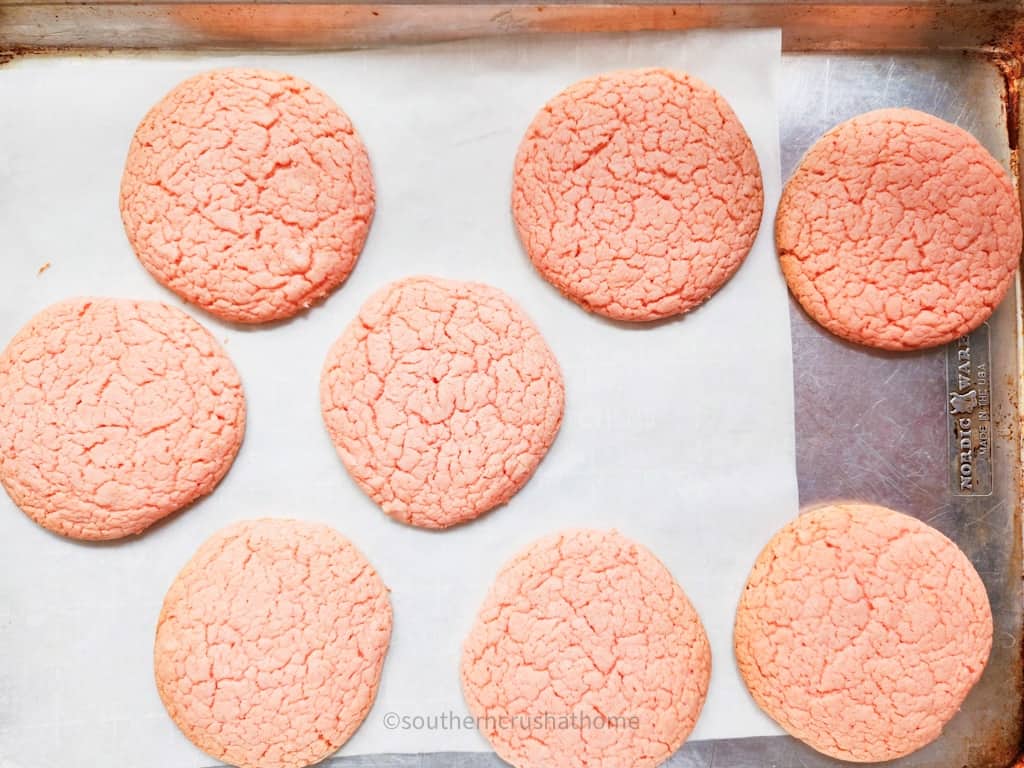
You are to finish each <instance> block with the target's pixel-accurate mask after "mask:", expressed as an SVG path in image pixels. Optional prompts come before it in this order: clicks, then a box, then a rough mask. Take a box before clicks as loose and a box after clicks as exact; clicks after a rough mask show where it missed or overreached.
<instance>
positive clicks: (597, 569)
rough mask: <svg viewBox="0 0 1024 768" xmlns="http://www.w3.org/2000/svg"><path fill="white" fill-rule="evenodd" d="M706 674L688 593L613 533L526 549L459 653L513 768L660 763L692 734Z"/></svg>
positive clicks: (570, 534) (478, 712) (474, 704)
mask: <svg viewBox="0 0 1024 768" xmlns="http://www.w3.org/2000/svg"><path fill="white" fill-rule="evenodd" d="M710 675H711V650H710V646H709V645H708V639H707V636H706V635H705V633H704V627H703V626H702V625H701V622H700V618H699V617H698V616H697V613H696V611H694V609H693V606H692V605H690V602H689V600H687V599H686V595H685V594H684V593H683V590H682V589H680V587H679V585H678V584H677V583H676V582H675V580H674V579H673V578H672V574H670V573H669V572H668V570H667V569H666V568H665V566H664V565H662V564H661V562H660V561H659V560H658V559H657V558H656V557H655V556H654V555H652V554H651V553H650V552H649V551H648V550H646V549H644V548H643V547H641V546H639V545H638V544H635V543H634V542H632V541H630V540H629V539H627V538H626V537H624V536H622V535H621V534H619V533H617V532H616V531H597V530H568V531H564V532H562V533H559V534H556V535H553V536H548V537H546V538H543V539H540V540H539V541H536V542H534V543H533V544H532V545H530V546H529V547H528V548H527V549H526V550H524V551H523V552H521V553H520V554H519V555H518V556H517V557H516V558H515V559H514V560H512V562H511V563H509V564H508V565H506V566H505V567H504V568H503V569H502V570H501V572H500V573H499V574H498V577H497V580H496V581H495V583H494V585H493V586H492V587H491V590H490V592H489V593H488V595H487V598H486V600H485V601H484V605H483V607H482V608H481V610H480V615H479V618H478V619H477V621H476V623H475V624H474V626H473V628H472V630H471V631H470V633H469V636H468V637H467V638H466V642H465V645H464V647H463V654H462V690H463V693H464V694H465V697H466V702H467V703H468V704H469V709H470V711H471V712H472V714H473V715H474V716H475V717H477V718H478V719H479V720H478V721H479V723H480V729H481V731H482V732H483V735H484V736H486V737H487V739H488V740H489V741H490V742H491V745H492V746H493V747H494V750H495V751H496V752H497V753H498V755H499V756H500V757H501V758H502V759H503V760H505V761H507V762H508V763H511V764H512V765H514V766H516V768H550V766H558V767H559V768H585V767H586V768H594V767H595V766H602V767H603V768H645V767H647V766H655V765H658V764H659V763H661V762H662V761H664V760H666V759H668V757H669V756H670V755H671V754H672V753H673V752H675V751H676V750H677V749H678V748H679V747H680V746H681V745H682V743H683V742H684V741H685V740H686V738H687V736H689V734H690V732H691V731H692V730H693V727H694V725H695V724H696V722H697V716H698V715H699V714H700V710H701V707H702V706H703V704H704V698H705V696H706V695H707V690H708V679H709V677H710ZM562 715H564V716H566V717H571V716H575V718H576V725H575V727H573V726H572V721H569V723H568V725H569V727H565V726H566V723H564V722H561V723H560V720H559V717H560V716H562ZM549 717H550V719H549ZM598 718H600V719H601V720H602V722H604V723H617V725H615V726H614V727H613V726H607V725H606V726H595V725H594V722H595V721H596V719H598ZM619 718H622V719H619Z"/></svg>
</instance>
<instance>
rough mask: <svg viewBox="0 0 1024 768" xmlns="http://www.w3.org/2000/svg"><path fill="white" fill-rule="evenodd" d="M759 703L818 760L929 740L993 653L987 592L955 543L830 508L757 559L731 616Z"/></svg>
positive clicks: (886, 753) (804, 518) (897, 521)
mask: <svg viewBox="0 0 1024 768" xmlns="http://www.w3.org/2000/svg"><path fill="white" fill-rule="evenodd" d="M734 640H735V649H736V661H737V663H738V665H739V669H740V673H741V674H742V675H743V679H744V680H745V681H746V684H747V687H748V688H749V689H750V693H751V695H753V697H754V700H755V701H756V702H757V704H758V705H759V706H760V707H761V709H763V710H764V711H765V712H766V713H767V714H768V715H769V716H771V717H772V718H773V719H774V720H775V721H776V722H778V723H779V725H781V726H782V727H783V728H785V729H786V730H787V731H789V733H791V734H792V735H793V736H795V737H796V738H798V739H800V740H801V741H804V742H806V743H807V744H809V745H810V746H811V747H813V748H814V749H816V750H818V751H819V752H823V753H824V754H826V755H829V756H831V757H834V758H837V759H840V760H851V761H856V762H876V761H882V760H892V759H895V758H897V757H901V756H903V755H907V754H909V753H911V752H913V751H914V750H916V749H919V748H920V747H923V746H925V745H926V744H928V743H930V742H931V741H934V740H935V739H936V738H937V737H938V736H939V733H940V731H941V730H942V727H943V726H944V725H945V724H946V723H947V722H948V721H949V719H950V718H951V717H953V715H954V714H956V712H957V710H958V709H959V708H960V704H961V703H962V702H963V700H964V698H965V697H966V696H967V693H968V691H970V690H971V687H972V686H973V685H974V684H975V683H976V682H977V681H978V678H979V677H981V673H982V671H983V670H984V668H985V664H986V663H987V661H988V654H989V650H990V649H991V647H992V614H991V611H990V609H989V604H988V597H987V596H986V593H985V585H984V584H982V582H981V578H980V577H979V576H978V574H977V572H976V571H975V570H974V567H973V566H972V565H971V563H970V561H969V560H968V559H967V557H966V556H965V555H964V554H963V552H961V551H960V550H959V549H958V548H957V546H956V544H954V543H953V542H952V541H950V540H949V539H947V538H946V537H945V536H943V535H942V534H941V533H939V532H938V531H937V530H935V529H934V528H931V527H930V526H928V525H926V524H924V523H922V522H921V521H919V520H917V519H915V518H913V517H909V516H907V515H904V514H901V513H899V512H893V511H892V510H890V509H886V508H884V507H875V506H869V505H866V504H831V505H825V506H821V507H816V508H813V509H811V510H809V511H807V512H805V513H803V514H802V515H800V516H799V517H798V518H796V519H795V520H793V521H792V522H790V523H789V524H788V525H786V526H785V527H784V528H783V529H782V530H781V531H779V532H778V533H777V534H776V535H775V537H774V538H773V539H772V540H771V541H770V542H769V543H768V545H767V546H766V547H765V548H764V550H763V551H762V552H761V554H760V556H759V557H758V558H757V562H756V563H755V564H754V568H753V570H752V571H751V573H750V577H749V580H748V581H747V585H746V588H745V590H744V592H743V595H742V597H741V598H740V603H739V608H738V609H737V612H736V627H735V636H734Z"/></svg>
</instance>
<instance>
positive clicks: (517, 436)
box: [320, 277, 565, 528]
mask: <svg viewBox="0 0 1024 768" xmlns="http://www.w3.org/2000/svg"><path fill="white" fill-rule="evenodd" d="M564 399H565V394H564V387H563V384H562V374H561V371H560V370H559V367H558V361H557V360H555V357H554V355H553V354H552V352H551V350H550V349H549V348H548V346H547V344H546V343H545V342H544V339H543V338H542V337H541V335H540V332H539V331H538V330H537V329H536V328H535V327H534V326H533V324H532V323H531V322H530V321H529V319H528V318H527V317H526V316H525V315H524V314H523V312H522V311H521V310H520V309H519V308H518V307H517V306H516V305H515V304H514V303H513V302H512V301H511V299H509V298H508V297H507V296H506V295H505V294H504V293H502V292H501V291H499V290H497V289H496V288H492V287H490V286H488V285H483V284H481V283H468V282H458V281H453V280H442V279H440V278H433V277H413V278H407V279H404V280H400V281H398V282H395V283H391V284H390V285H388V286H386V287H385V288H383V289H381V290H380V291H378V292H377V293H376V294H374V295H373V296H372V297H370V299H369V300H368V301H367V302H366V303H365V304H364V305H363V307H362V308H361V309H360V310H359V316H358V317H357V318H356V319H355V320H354V321H353V322H352V323H351V324H350V325H349V326H348V327H347V328H346V329H345V331H344V332H343V333H342V335H341V336H340V337H339V338H338V340H337V341H336V342H335V344H334V346H333V347H332V348H331V350H330V352H329V353H328V356H327V360H326V362H325V363H324V368H323V373H322V375H321V380H320V403H321V408H322V411H323V417H324V422H325V423H326V425H327V431H328V433H329V434H330V436H331V440H332V441H333V442H334V445H335V447H336V448H337V450H338V455H339V456H340V457H341V460H342V462H343V463H344V464H345V467H346V468H347V469H348V471H349V473H350V474H351V475H352V477H353V479H354V480H355V481H356V482H357V483H358V484H359V486H360V487H361V488H362V489H363V490H364V491H365V492H366V493H367V494H368V495H369V496H370V498H372V499H373V500H374V501H375V502H377V503H378V504H379V505H380V506H381V508H382V509H383V510H384V511H385V512H386V513H387V514H389V515H391V516H392V517H394V518H395V519H397V520H401V521H402V522H405V523H409V524H411V525H417V526H422V527H427V528H446V527H448V526H451V525H455V524H457V523H462V522H465V521H467V520H472V519H473V518H475V517H477V516H479V515H481V514H483V513H484V512H486V511H488V510H490V509H492V508H494V507H496V506H498V505H500V504H503V503H505V502H506V501H508V500H509V499H510V498H511V497H512V495H513V494H515V492H516V491H518V490H519V489H520V488H521V487H522V486H523V485H524V484H525V483H526V481H527V480H528V479H529V478H530V475H532V474H533V472H534V470H535V469H536V468H537V465H538V464H539V463H540V461H541V459H542V458H543V457H544V454H545V453H546V452H547V450H548V448H549V447H550V445H551V443H552V442H553V441H554V439H555V435H556V434H557V433H558V428H559V426H560V424H561V422H562V411H563V406H564Z"/></svg>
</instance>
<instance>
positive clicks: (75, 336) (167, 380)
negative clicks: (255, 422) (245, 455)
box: [0, 298, 245, 539]
mask: <svg viewBox="0 0 1024 768" xmlns="http://www.w3.org/2000/svg"><path fill="white" fill-rule="evenodd" d="M244 432H245V397H244V395H243V393H242V383H241V381H240V380H239V378H238V372H237V371H236V370H235V367H234V365H232V363H231V360H230V359H229V358H228V356H227V355H226V354H225V353H224V350H223V349H221V347H220V346H219V345H218V344H217V341H216V340H215V339H214V338H213V336H212V335H211V334H210V333H209V332H208V331H206V330H205V329H204V328H203V327H202V326H201V325H199V323H197V322H196V321H195V320H193V319H192V318H191V317H189V316H188V315H186V314H185V313H184V312H182V311H181V310H178V309H175V308H174V307H169V306H167V305H166V304H160V303H157V302H151V301H131V300H127V299H108V298H81V299H71V300H68V301H62V302H60V303H57V304H54V305H52V306H50V307H47V308H46V309H44V310H43V311H42V312H40V313H39V314H38V315H36V316H35V317H34V318H32V320H30V321H29V323H28V324H27V325H26V326H25V327H24V328H22V329H21V330H20V331H19V332H18V333H17V335H16V336H15V337H14V339H13V340H12V341H11V342H10V344H9V345H8V346H7V348H6V349H5V350H4V352H3V354H2V355H0V481H2V482H3V485H4V487H5V488H6V489H7V492H8V493H9V494H10V496H11V498H12V499H13V500H14V503H15V504H17V505H18V506H19V507H21V508H22V509H23V510H24V511H25V513H26V514H27V515H28V516H29V517H31V518H32V519H33V520H35V521H36V522H37V523H39V524H40V525H42V526H44V527H46V528H49V529H50V530H51V531H55V532H56V533H60V534H63V535H64V536H70V537H72V538H76V539H116V538H120V537H122V536H128V535H131V534H135V533H139V532H141V531H142V530H144V529H145V528H148V527H149V526H150V525H152V524H153V523H155V522H156V521H157V520H160V519H161V518H162V517H165V516H166V515H169V514H171V513H172V512H175V511H176V510H179V509H181V508H182V507H184V506H186V505H187V504H189V503H190V502H192V501H195V500H196V499H198V498H199V497H200V496H205V495H206V494H208V493H210V491H212V490H213V489H214V487H215V486H216V485H217V483H218V482H220V480H221V478H222V477H224V475H225V474H226V473H227V471H228V469H229V468H230V466H231V463H232V461H234V458H235V454H237V453H238V448H239V446H240V445H241V443H242V435H243V434H244Z"/></svg>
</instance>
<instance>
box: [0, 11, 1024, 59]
mask: <svg viewBox="0 0 1024 768" xmlns="http://www.w3.org/2000/svg"><path fill="white" fill-rule="evenodd" d="M696 27H724V28H744V27H780V28H781V29H782V30H783V46H784V48H785V49H786V50H791V51H800V50H807V51H826V50H831V51H840V50H853V51H866V50H972V51H1003V50H1011V49H1013V48H1014V47H1015V46H1016V45H1019V44H1020V43H1019V42H1018V41H1019V39H1020V37H1021V33H1022V32H1024V4H1022V3H1019V2H1006V1H1005V0H1002V1H997V2H983V1H981V0H978V1H977V2H972V3H949V2H921V1H918V2H908V1H907V0H904V1H903V2H882V3H879V2H863V3H853V2H849V3H844V2H816V3H804V2H794V3H785V2H763V1H762V2H738V3H722V2H706V3H705V2H702V3H692V2H691V3H683V4H680V5H673V6H667V5H654V4H652V5H584V4H571V5H521V4H473V5H456V4H413V5H405V4H402V5H394V4H393V5H384V4H368V5H361V4H360V5H349V4H316V3H259V4H241V3H237V4H236V3H190V2H183V3H138V2H129V3H45V2H44V3H40V2H35V1H34V0H33V1H32V2H10V0H5V1H3V2H0V51H6V52H7V53H8V54H11V53H20V52H36V51H41V50H42V51H46V50H56V49H66V48H84V49H105V48H118V49H133V48H138V49H152V48H179V49H181V48H185V49H190V48H204V49H218V48H243V49H244V48H249V47H259V48H260V49H263V50H268V49H270V50H295V49H325V48H346V47H360V46H374V45H382V44H390V43H398V42H425V41H434V40H445V39H457V38H462V37H471V36H472V37H479V36H487V35H502V34H508V33H527V32H569V31H619V30H641V29H692V28H696Z"/></svg>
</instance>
